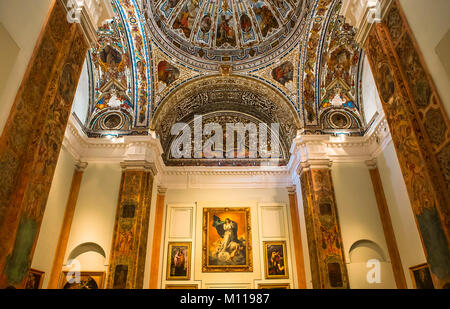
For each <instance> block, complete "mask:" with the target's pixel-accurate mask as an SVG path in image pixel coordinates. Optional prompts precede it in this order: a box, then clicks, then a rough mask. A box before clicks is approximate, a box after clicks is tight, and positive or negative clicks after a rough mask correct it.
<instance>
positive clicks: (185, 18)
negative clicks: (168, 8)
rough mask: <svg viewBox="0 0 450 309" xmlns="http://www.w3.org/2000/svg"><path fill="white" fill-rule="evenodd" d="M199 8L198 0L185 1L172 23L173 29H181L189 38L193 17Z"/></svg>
mask: <svg viewBox="0 0 450 309" xmlns="http://www.w3.org/2000/svg"><path fill="white" fill-rule="evenodd" d="M198 9H199V0H191V1H190V2H189V3H187V4H186V5H185V6H184V7H183V9H182V10H181V12H180V14H178V16H177V18H176V19H175V21H174V23H173V29H181V31H182V32H183V33H184V36H185V37H186V38H187V39H189V38H190V36H191V32H192V26H193V24H194V20H195V17H196V16H197V12H198Z"/></svg>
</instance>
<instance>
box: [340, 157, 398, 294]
mask: <svg viewBox="0 0 450 309" xmlns="http://www.w3.org/2000/svg"><path fill="white" fill-rule="evenodd" d="M332 178H333V185H334V189H335V195H336V203H337V209H338V215H339V223H340V226H341V232H342V241H343V245H344V252H345V259H346V263H347V270H348V275H349V280H350V288H352V289H358V288H370V289H381V288H384V289H395V288H396V284H395V281H394V275H393V272H392V265H391V264H390V260H389V254H388V250H387V245H386V240H385V237H384V232H383V227H382V225H381V219H380V215H379V212H378V206H377V201H376V198H375V193H374V191H373V186H372V180H371V178H370V174H369V170H368V168H367V166H366V165H365V164H364V163H334V164H333V167H332ZM359 240H370V241H373V242H374V243H376V244H377V245H378V246H379V247H380V248H381V249H382V250H383V253H384V254H383V255H384V257H386V260H384V261H380V262H381V264H380V266H381V282H380V283H369V282H368V281H367V280H366V276H367V273H368V272H369V271H370V268H367V267H366V263H367V261H364V262H362V261H354V260H353V261H351V260H350V256H349V254H350V248H351V246H352V245H353V244H354V243H355V242H357V241H359ZM373 258H378V257H377V256H374V257H373Z"/></svg>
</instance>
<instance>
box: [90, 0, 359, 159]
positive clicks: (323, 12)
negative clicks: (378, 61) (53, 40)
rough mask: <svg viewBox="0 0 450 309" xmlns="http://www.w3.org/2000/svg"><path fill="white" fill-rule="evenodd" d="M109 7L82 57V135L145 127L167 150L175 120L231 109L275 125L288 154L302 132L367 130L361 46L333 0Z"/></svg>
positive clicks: (123, 0) (125, 2)
mask: <svg viewBox="0 0 450 309" xmlns="http://www.w3.org/2000/svg"><path fill="white" fill-rule="evenodd" d="M112 4H113V7H114V12H115V17H114V18H113V19H112V20H109V21H107V22H105V24H104V25H103V26H102V27H100V29H99V30H98V37H99V41H98V44H97V46H96V47H95V48H93V49H92V50H91V51H90V53H89V57H88V64H89V68H90V83H91V94H90V116H89V119H88V121H87V123H86V124H85V126H86V131H87V132H88V135H90V136H94V137H95V136H97V137H100V136H104V135H107V134H116V135H124V134H148V130H149V129H152V130H155V131H156V134H157V135H158V136H159V137H160V139H161V144H162V145H163V148H164V149H165V150H166V151H168V149H170V143H171V141H172V140H173V136H171V135H170V126H171V124H173V123H175V122H179V121H184V122H186V123H189V122H190V121H192V119H193V117H194V115H195V114H197V113H200V114H205V115H206V114H211V113H212V114H214V115H215V116H214V117H219V116H220V113H221V112H222V113H223V115H227V116H229V115H230V113H235V115H236V117H237V118H236V119H243V118H245V117H247V118H248V117H250V118H252V119H257V120H258V121H259V122H264V123H270V122H280V123H281V124H282V126H281V133H280V139H281V140H282V144H283V145H284V146H283V147H284V152H285V157H284V159H286V160H288V158H289V153H288V149H289V146H290V143H291V142H292V140H293V138H295V136H296V134H297V131H301V132H303V133H304V134H336V133H345V134H352V135H353V134H362V133H363V132H364V129H365V124H364V121H363V117H362V116H361V115H362V106H361V102H360V74H361V68H360V67H361V58H362V54H361V49H360V48H359V46H358V45H357V44H356V43H355V38H354V37H355V31H354V29H353V27H351V26H349V25H348V24H346V23H345V20H344V18H343V17H342V16H339V11H340V8H341V1H340V0H155V1H150V0H113V1H112ZM247 118H246V119H247ZM250 118H248V119H250ZM169 159H170V157H169V156H166V163H167V160H169ZM178 163H179V162H178ZM178 163H177V164H178Z"/></svg>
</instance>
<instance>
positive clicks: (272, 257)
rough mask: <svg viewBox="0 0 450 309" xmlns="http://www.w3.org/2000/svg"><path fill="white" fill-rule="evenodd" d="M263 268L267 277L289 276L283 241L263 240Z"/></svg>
mask: <svg viewBox="0 0 450 309" xmlns="http://www.w3.org/2000/svg"><path fill="white" fill-rule="evenodd" d="M264 270H265V274H266V278H267V279H285V278H288V277H289V273H288V266H287V252H286V242H285V241H265V242H264Z"/></svg>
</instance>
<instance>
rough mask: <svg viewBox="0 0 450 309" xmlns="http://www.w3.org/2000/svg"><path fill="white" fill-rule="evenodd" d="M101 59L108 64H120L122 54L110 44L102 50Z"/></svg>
mask: <svg viewBox="0 0 450 309" xmlns="http://www.w3.org/2000/svg"><path fill="white" fill-rule="evenodd" d="M100 59H101V61H102V62H103V63H105V64H107V65H110V66H111V65H118V64H119V63H120V62H122V55H121V54H120V52H118V51H117V50H115V49H114V48H113V47H111V46H110V45H106V47H105V48H103V50H102V51H101V52H100Z"/></svg>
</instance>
